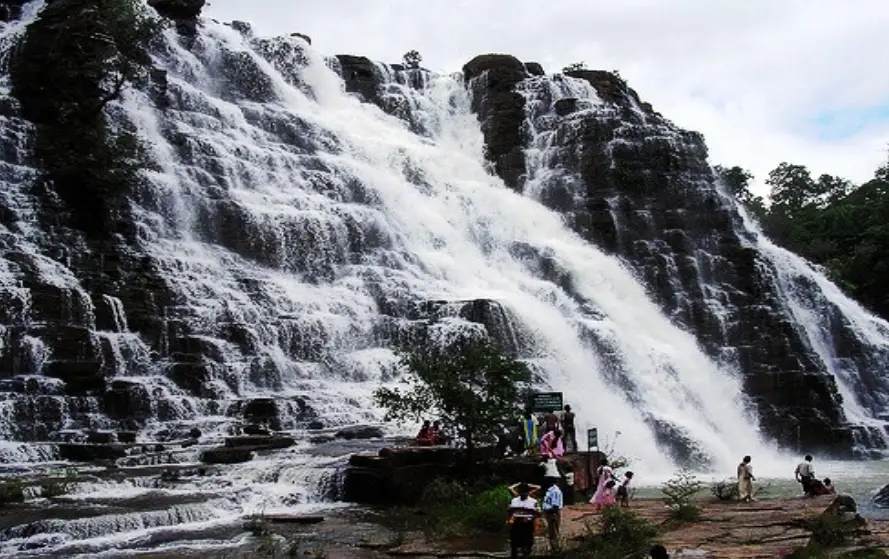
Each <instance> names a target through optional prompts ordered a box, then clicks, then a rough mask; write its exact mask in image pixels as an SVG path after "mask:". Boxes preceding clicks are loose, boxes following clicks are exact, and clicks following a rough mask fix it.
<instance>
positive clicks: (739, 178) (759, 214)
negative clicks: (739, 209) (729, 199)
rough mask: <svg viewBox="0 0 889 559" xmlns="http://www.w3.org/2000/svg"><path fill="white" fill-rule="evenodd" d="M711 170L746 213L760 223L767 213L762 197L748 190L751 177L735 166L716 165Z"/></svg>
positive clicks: (744, 170)
mask: <svg viewBox="0 0 889 559" xmlns="http://www.w3.org/2000/svg"><path fill="white" fill-rule="evenodd" d="M713 170H714V171H715V172H716V176H717V177H718V178H719V179H721V180H722V182H723V183H724V184H725V185H726V186H727V187H728V189H729V192H730V193H731V194H732V196H734V197H735V198H736V199H737V200H738V201H739V202H740V203H741V204H743V205H744V207H745V208H746V209H747V211H748V212H750V213H751V214H752V215H753V216H754V217H756V218H757V219H758V220H759V221H760V222H762V221H764V220H765V217H766V214H767V213H768V211H767V210H766V205H765V201H764V200H763V198H762V196H757V195H756V194H754V193H753V192H752V191H751V190H750V181H752V180H753V175H752V174H750V172H748V171H747V170H746V169H742V168H741V167H738V166H737V165H735V166H734V167H723V166H721V165H716V166H715V167H714V168H713Z"/></svg>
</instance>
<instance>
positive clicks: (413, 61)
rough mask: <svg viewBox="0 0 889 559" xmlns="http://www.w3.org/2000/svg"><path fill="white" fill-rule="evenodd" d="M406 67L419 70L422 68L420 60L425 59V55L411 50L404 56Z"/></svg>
mask: <svg viewBox="0 0 889 559" xmlns="http://www.w3.org/2000/svg"><path fill="white" fill-rule="evenodd" d="M402 60H404V67H405V68H407V69H408V70H417V69H419V68H420V62H422V61H423V55H421V54H420V53H419V52H417V51H415V50H409V51H407V52H406V53H404V56H403V57H402Z"/></svg>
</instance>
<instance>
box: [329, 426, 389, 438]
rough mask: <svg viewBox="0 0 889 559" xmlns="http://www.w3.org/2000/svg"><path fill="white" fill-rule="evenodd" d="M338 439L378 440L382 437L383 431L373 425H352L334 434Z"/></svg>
mask: <svg viewBox="0 0 889 559" xmlns="http://www.w3.org/2000/svg"><path fill="white" fill-rule="evenodd" d="M336 437H337V438H338V439H346V440H352V439H379V438H382V437H383V429H382V428H380V427H376V426H374V425H353V426H351V427H345V428H343V429H340V430H339V431H337V432H336Z"/></svg>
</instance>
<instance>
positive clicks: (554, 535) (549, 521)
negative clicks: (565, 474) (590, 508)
mask: <svg viewBox="0 0 889 559" xmlns="http://www.w3.org/2000/svg"><path fill="white" fill-rule="evenodd" d="M553 461H554V462H555V460H553ZM547 483H548V484H549V487H548V488H547V490H546V493H545V494H544V495H543V516H544V517H545V518H546V537H547V539H549V548H550V550H552V552H553V553H556V552H558V551H559V549H561V541H560V540H561V531H562V508H563V507H564V506H565V501H564V497H563V496H562V490H561V489H559V480H558V478H556V479H551V478H547Z"/></svg>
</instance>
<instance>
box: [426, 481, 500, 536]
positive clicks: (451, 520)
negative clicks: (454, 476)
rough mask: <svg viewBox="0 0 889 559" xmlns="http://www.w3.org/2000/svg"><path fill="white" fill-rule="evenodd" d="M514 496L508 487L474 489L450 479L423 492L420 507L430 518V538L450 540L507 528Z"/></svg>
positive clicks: (437, 483)
mask: <svg viewBox="0 0 889 559" xmlns="http://www.w3.org/2000/svg"><path fill="white" fill-rule="evenodd" d="M510 499H511V497H510V494H509V490H508V489H507V488H506V486H505V485H498V486H496V487H493V488H490V489H486V490H474V489H470V488H467V487H466V486H465V485H463V484H461V483H458V482H455V481H448V480H436V481H434V482H432V483H431V484H429V486H428V487H427V488H426V490H425V491H424V492H423V498H422V500H421V506H422V507H423V509H424V510H425V511H426V512H427V513H428V515H429V517H428V518H429V521H428V522H427V525H426V533H427V536H429V537H432V538H447V537H453V536H465V535H468V534H471V533H474V532H487V533H498V532H501V531H504V530H505V529H506V519H507V510H508V508H509V501H510Z"/></svg>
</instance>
